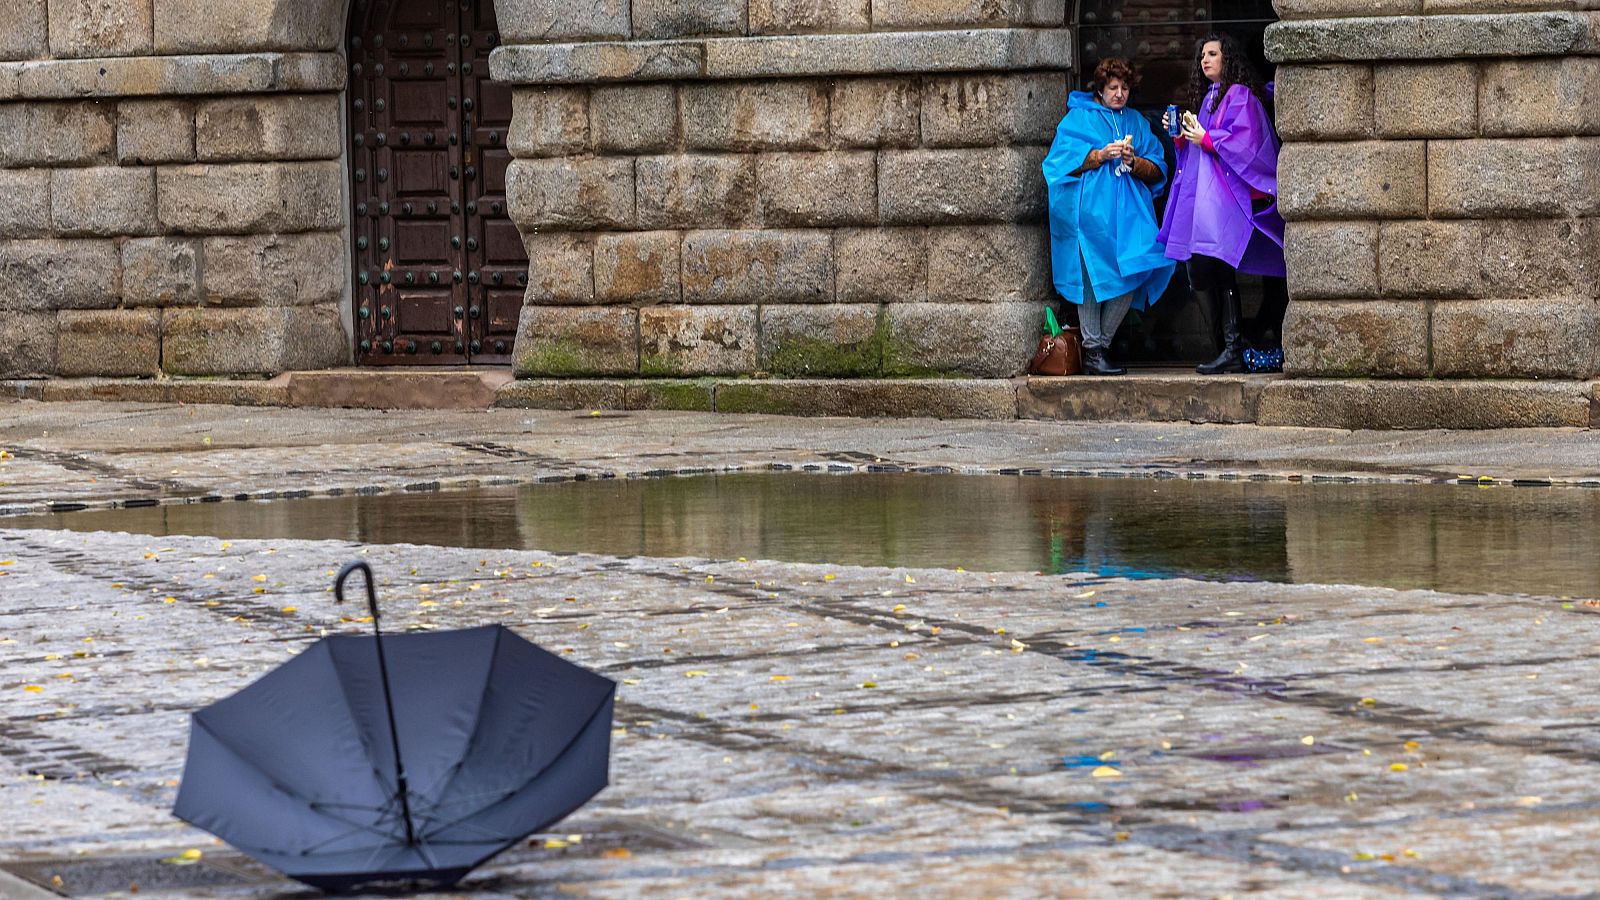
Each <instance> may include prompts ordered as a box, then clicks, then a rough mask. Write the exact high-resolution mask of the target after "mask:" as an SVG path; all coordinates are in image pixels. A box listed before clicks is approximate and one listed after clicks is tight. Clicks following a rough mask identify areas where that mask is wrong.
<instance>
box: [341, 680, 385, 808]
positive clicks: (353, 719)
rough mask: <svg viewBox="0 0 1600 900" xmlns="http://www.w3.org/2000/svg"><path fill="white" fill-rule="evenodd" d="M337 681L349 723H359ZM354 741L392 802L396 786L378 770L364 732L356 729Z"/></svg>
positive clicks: (345, 687)
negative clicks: (357, 742) (355, 740)
mask: <svg viewBox="0 0 1600 900" xmlns="http://www.w3.org/2000/svg"><path fill="white" fill-rule="evenodd" d="M329 656H330V657H331V656H332V654H331V653H330V654H329ZM334 668H335V669H337V668H338V663H337V662H335V663H334ZM338 681H339V696H340V697H341V698H343V700H344V708H345V711H346V712H347V713H349V714H350V721H351V722H352V723H359V722H360V721H361V719H360V718H359V717H358V716H357V715H356V710H355V707H354V706H353V705H352V704H351V703H350V690H349V685H348V684H347V683H346V682H345V680H344V679H343V678H340V679H338ZM356 739H357V740H359V741H361V746H362V748H363V749H365V750H366V751H367V762H368V763H369V764H370V765H371V766H372V776H373V777H374V778H376V779H377V780H378V785H379V786H380V787H382V788H383V792H384V793H386V794H388V795H389V800H390V801H391V802H392V801H393V800H394V799H395V797H396V796H397V795H398V793H399V788H398V785H391V784H390V783H389V779H388V778H386V777H385V776H384V774H383V772H382V771H380V770H379V768H378V763H377V759H376V754H374V753H373V752H372V744H371V743H370V742H369V741H368V740H367V734H366V732H365V731H363V730H362V729H360V728H356Z"/></svg>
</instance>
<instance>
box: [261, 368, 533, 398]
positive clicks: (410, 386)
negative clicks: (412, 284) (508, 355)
mask: <svg viewBox="0 0 1600 900" xmlns="http://www.w3.org/2000/svg"><path fill="white" fill-rule="evenodd" d="M287 378H288V382H289V397H288V401H289V404H288V405H290V406H308V407H342V408H347V409H488V408H489V407H490V406H491V405H493V403H494V396H495V392H496V391H498V390H500V388H502V387H505V386H506V385H507V384H510V383H511V381H512V375H511V370H510V369H506V368H500V369H481V368H480V369H472V368H460V369H453V368H452V369H440V368H437V367H420V366H419V367H417V368H414V369H412V368H405V369H401V368H385V369H364V368H363V369H354V368H352V369H321V370H314V371H305V372H290V373H288V375H287Z"/></svg>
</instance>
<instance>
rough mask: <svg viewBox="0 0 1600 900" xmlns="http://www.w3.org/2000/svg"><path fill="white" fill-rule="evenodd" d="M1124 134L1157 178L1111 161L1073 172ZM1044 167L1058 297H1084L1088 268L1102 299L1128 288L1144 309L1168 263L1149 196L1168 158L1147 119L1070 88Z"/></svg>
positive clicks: (1161, 284) (1167, 274) (1168, 271)
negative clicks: (1122, 170) (1147, 179)
mask: <svg viewBox="0 0 1600 900" xmlns="http://www.w3.org/2000/svg"><path fill="white" fill-rule="evenodd" d="M1129 135H1131V136H1132V137H1133V149H1134V151H1135V152H1137V153H1138V154H1139V155H1140V156H1142V157H1144V158H1145V159H1147V160H1149V161H1150V162H1152V163H1154V164H1155V166H1156V168H1157V169H1159V170H1160V172H1161V175H1162V180H1161V181H1158V182H1157V183H1155V184H1145V183H1144V182H1143V181H1140V180H1139V179H1138V178H1136V177H1134V175H1133V174H1132V173H1129V174H1126V175H1120V176H1119V175H1117V174H1116V172H1115V169H1116V168H1117V162H1116V160H1107V161H1106V162H1105V163H1104V164H1102V165H1101V166H1100V167H1099V168H1097V169H1090V170H1089V171H1087V172H1082V173H1079V174H1077V175H1074V174H1072V173H1073V172H1074V171H1075V170H1076V169H1077V168H1078V167H1079V166H1082V165H1083V159H1084V157H1085V156H1087V155H1088V154H1089V151H1090V150H1093V149H1095V148H1097V147H1104V146H1105V145H1106V144H1108V143H1110V142H1112V141H1120V140H1122V139H1123V138H1124V137H1127V136H1129ZM1043 168H1044V180H1045V185H1046V187H1047V188H1048V190H1049V197H1050V270H1051V274H1052V278H1053V280H1054V282H1055V286H1056V291H1058V292H1059V293H1060V294H1061V296H1062V298H1063V299H1066V300H1070V301H1071V302H1073V303H1082V302H1083V298H1084V290H1083V273H1084V272H1085V271H1087V272H1088V273H1089V282H1090V287H1091V289H1092V291H1093V296H1094V297H1095V298H1098V299H1100V300H1111V299H1113V298H1116V297H1120V296H1122V295H1123V294H1128V293H1131V294H1133V300H1132V305H1133V308H1134V309H1144V308H1145V307H1147V306H1149V305H1150V304H1152V303H1154V302H1156V301H1157V300H1159V299H1161V292H1162V291H1164V290H1166V289H1167V282H1168V281H1170V280H1171V279H1172V270H1173V264H1172V261H1171V260H1169V259H1167V258H1166V255H1165V254H1164V252H1163V250H1164V248H1163V247H1162V246H1161V245H1160V244H1159V243H1157V242H1156V213H1155V207H1154V199H1155V197H1157V196H1159V195H1160V193H1161V189H1162V188H1163V187H1165V186H1166V185H1165V180H1166V174H1167V163H1166V159H1165V153H1163V151H1162V149H1161V142H1160V141H1157V140H1156V136H1155V135H1154V134H1153V133H1152V132H1151V131H1150V123H1149V121H1148V120H1146V119H1145V117H1144V116H1143V115H1141V114H1140V113H1139V112H1138V111H1136V110H1132V109H1126V108H1125V109H1122V110H1113V109H1110V108H1109V107H1106V106H1104V105H1102V104H1101V103H1100V102H1099V101H1098V100H1096V99H1095V98H1094V95H1093V94H1090V93H1088V92H1086V91H1073V92H1072V94H1071V96H1070V97H1068V98H1067V115H1066V118H1064V119H1062V120H1061V124H1060V125H1059V126H1057V128H1056V139H1055V143H1053V144H1051V146H1050V155H1049V156H1046V157H1045V160H1044V166H1043ZM1080 259H1081V260H1082V261H1081V262H1080V261H1079V260H1080Z"/></svg>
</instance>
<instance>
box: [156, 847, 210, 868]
mask: <svg viewBox="0 0 1600 900" xmlns="http://www.w3.org/2000/svg"><path fill="white" fill-rule="evenodd" d="M203 855H204V854H202V853H201V852H200V851H199V850H196V849H194V848H193V847H190V848H189V849H188V850H185V851H183V852H182V853H179V854H178V855H177V856H169V857H167V858H166V859H163V860H162V862H164V863H166V864H167V865H169V866H192V865H194V864H195V863H197V862H199V861H200V857H201V856H203Z"/></svg>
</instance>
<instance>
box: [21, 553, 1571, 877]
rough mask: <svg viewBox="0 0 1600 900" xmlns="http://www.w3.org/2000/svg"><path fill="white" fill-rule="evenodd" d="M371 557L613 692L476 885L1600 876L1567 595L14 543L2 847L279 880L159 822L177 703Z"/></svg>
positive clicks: (55, 862)
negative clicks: (614, 700)
mask: <svg viewBox="0 0 1600 900" xmlns="http://www.w3.org/2000/svg"><path fill="white" fill-rule="evenodd" d="M363 555H364V556H365V558H366V559H367V560H368V561H369V562H370V563H371V564H372V565H373V566H374V567H375V569H376V570H377V571H378V573H379V575H380V577H381V580H382V584H381V585H380V588H379V593H380V602H381V603H383V605H384V609H385V614H386V617H387V618H386V622H387V623H388V625H389V627H390V628H392V629H394V630H401V629H434V628H450V627H459V626H467V625H474V624H480V623H485V622H503V623H505V624H507V625H508V626H510V627H512V628H514V629H516V630H517V631H518V632H519V633H521V634H523V635H525V636H526V637H528V638H529V639H531V640H534V641H536V642H538V643H540V644H541V645H543V646H545V647H547V648H549V649H551V650H553V651H554V652H557V653H561V654H563V655H565V656H566V657H567V658H569V659H572V660H574V661H576V662H579V663H582V664H584V665H588V666H591V667H593V668H595V669H597V670H599V671H601V672H603V673H605V674H607V675H608V676H610V677H612V678H614V679H617V680H618V681H619V682H620V687H619V694H618V705H617V719H616V723H615V724H616V729H615V731H614V738H613V741H614V745H613V758H612V786H611V787H610V788H608V789H607V790H606V791H605V792H603V793H602V794H601V795H600V796H599V797H598V798H596V800H594V801H593V802H591V803H590V804H589V805H587V806H585V807H584V808H583V809H581V810H579V811H578V812H577V813H576V814H575V815H574V816H573V817H571V818H570V819H569V820H568V821H567V822H565V823H563V824H561V825H560V826H558V828H559V831H558V832H557V833H555V834H552V835H541V836H538V837H537V838H535V839H534V840H533V841H531V842H530V843H528V844H526V845H523V846H519V847H518V848H516V849H514V850H512V851H509V852H508V853H506V854H504V855H503V856H502V857H500V858H498V859H496V860H495V861H493V862H492V863H491V864H490V865H488V866H486V867H485V868H484V869H483V870H481V871H480V872H479V873H477V874H476V875H474V876H473V877H472V878H471V879H469V881H468V882H466V883H465V884H464V886H463V889H464V890H465V891H468V892H470V893H472V894H473V895H476V896H490V897H542V896H554V895H558V894H559V895H578V896H592V897H633V896H682V895H693V896H719V895H720V896H747V895H751V894H770V893H786V894H796V895H801V894H804V895H813V894H830V895H841V896H856V895H868V894H872V895H880V896H881V895H884V894H895V895H909V894H916V895H931V896H1019V897H1020V896H1045V895H1050V896H1074V895H1082V896H1106V897H1111V896H1129V895H1133V894H1137V895H1141V896H1221V895H1228V894H1233V895H1242V894H1260V895H1274V896H1295V897H1352V896H1355V897H1387V896H1401V895H1415V894H1418V893H1422V894H1430V893H1431V894H1455V895H1494V896H1530V897H1531V896H1546V895H1565V894H1581V893H1585V892H1587V891H1589V890H1591V889H1592V886H1593V885H1594V884H1595V883H1597V882H1600V861H1597V860H1596V858H1595V856H1594V854H1593V852H1592V849H1593V847H1594V845H1595V843H1594V842H1595V839H1596V834H1595V826H1594V825H1593V824H1592V822H1593V821H1594V819H1595V813H1596V811H1597V810H1600V788H1597V787H1595V785H1594V781H1595V779H1594V777H1593V775H1594V770H1595V765H1596V762H1597V759H1600V729H1597V728H1596V726H1595V724H1594V723H1595V722H1596V715H1597V713H1600V709H1597V707H1600V701H1596V700H1595V699H1594V695H1593V692H1592V691H1591V690H1588V689H1587V684H1588V681H1589V680H1590V679H1589V678H1588V676H1589V674H1590V673H1591V672H1592V671H1593V665H1594V661H1595V658H1596V656H1597V655H1600V619H1596V618H1595V615H1596V613H1597V612H1600V610H1597V609H1596V608H1595V607H1593V606H1591V605H1590V604H1588V603H1585V602H1583V601H1582V600H1561V599H1558V598H1539V597H1507V596H1481V595H1456V594H1443V593H1435V592H1428V591H1405V592H1401V591H1391V590H1381V589H1372V588H1362V587H1353V586H1319V585H1307V586H1289V585H1280V584H1262V583H1226V584H1224V583H1207V582H1198V581H1187V580H1148V581H1129V580H1121V579H1104V578H1094V577H1089V576H1083V575H1068V576H1041V575H1036V574H1030V573H1014V574H1002V573H977V572H961V571H955V570H926V569H918V570H908V569H874V568H853V567H843V566H818V565H793V564H780V563H773V562H764V561H759V560H751V561H746V560H735V561H709V560H700V559H678V560H672V559H649V558H616V557H605V556H593V555H572V556H554V555H551V554H545V553H538V552H514V551H501V550H471V549H466V550H459V549H438V548H422V547H412V546H398V545H391V546H374V547H361V546H358V545H354V544H350V543H346V542H331V541H324V542H312V541H277V542H263V541H242V540H241V541H231V542H230V541H227V540H225V539H223V538H189V537H182V538H180V537H164V538H151V537H146V536H138V535H125V534H109V533H93V534H76V533H65V532H50V531H19V530H9V531H0V572H3V573H4V574H3V575H0V588H3V596H4V597H5V603H4V607H3V609H0V698H3V699H4V705H3V706H0V809H3V810H4V811H5V818H6V822H7V827H6V828H5V829H4V830H3V831H0V868H4V869H10V870H11V871H12V872H14V873H18V874H22V875H26V876H28V877H31V878H38V879H40V880H43V881H45V882H47V883H48V880H49V878H50V876H51V875H55V876H58V877H60V878H61V879H62V881H61V883H60V884H59V885H57V887H58V889H60V890H62V891H63V892H65V893H68V894H69V895H75V896H101V895H105V894H108V893H110V892H114V891H124V892H126V891H129V890H131V886H132V885H133V884H135V883H138V884H139V892H140V894H141V895H144V896H149V895H169V896H217V897H265V896H281V895H288V896H296V895H298V894H297V889H296V888H295V887H294V886H293V885H292V884H290V883H287V882H284V881H282V880H278V879H275V878H274V877H273V876H272V875H271V873H268V872H264V871H262V870H260V869H259V868H258V867H254V866H252V865H251V864H249V863H248V861H246V860H243V859H242V858H241V857H239V856H238V855H237V854H235V853H233V852H232V851H230V850H229V848H226V847H224V846H220V845H218V844H216V843H215V842H213V841H212V840H211V839H210V838H209V836H207V835H204V834H202V833H200V832H197V831H195V830H193V829H191V828H189V827H188V826H186V825H184V824H182V823H180V822H178V821H176V820H175V819H173V818H172V817H171V816H170V814H169V809H170V805H171V802H172V799H173V797H174V795H175V792H176V786H177V782H178V779H179V778H180V777H181V774H182V760H183V754H184V748H185V742H186V730H187V716H188V713H189V712H191V711H192V710H194V709H196V708H198V707H200V706H202V705H204V704H206V703H209V702H211V701H213V700H215V699H217V698H219V697H222V696H225V695H226V694H228V693H230V692H232V691H234V690H236V689H238V688H239V687H241V686H243V685H244V684H246V683H248V682H249V681H251V680H252V679H254V678H257V677H259V676H260V675H261V674H263V673H264V672H266V671H268V670H270V669H271V668H272V667H273V666H275V665H277V664H278V663H280V662H282V661H283V660H286V659H288V658H289V657H290V656H291V655H292V654H294V653H298V652H300V651H301V650H303V649H304V648H305V647H306V646H308V645H309V644H310V643H311V642H313V641H314V640H316V639H317V638H318V637H320V636H321V635H323V634H327V633H335V632H345V631H358V630H360V629H362V628H364V627H365V626H363V625H362V624H361V623H360V622H359V621H356V619H358V618H359V617H360V616H362V615H364V611H363V610H360V609H353V608H352V609H341V608H339V607H337V606H335V605H334V604H333V602H332V596H331V593H330V589H329V585H330V583H331V576H332V573H333V571H334V570H335V569H336V567H337V566H338V565H340V564H341V563H343V562H345V561H347V560H348V559H350V558H353V557H356V556H363ZM188 848H195V849H199V850H201V851H202V853H203V857H202V861H201V863H200V864H199V865H197V866H186V867H179V866H174V865H171V864H165V863H162V862H160V860H162V859H164V858H170V857H173V856H174V854H176V853H178V852H181V851H183V850H185V849H188Z"/></svg>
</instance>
